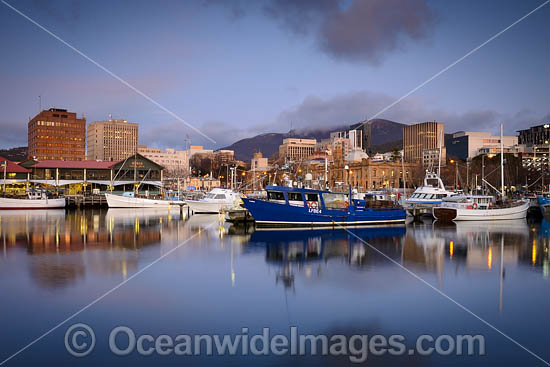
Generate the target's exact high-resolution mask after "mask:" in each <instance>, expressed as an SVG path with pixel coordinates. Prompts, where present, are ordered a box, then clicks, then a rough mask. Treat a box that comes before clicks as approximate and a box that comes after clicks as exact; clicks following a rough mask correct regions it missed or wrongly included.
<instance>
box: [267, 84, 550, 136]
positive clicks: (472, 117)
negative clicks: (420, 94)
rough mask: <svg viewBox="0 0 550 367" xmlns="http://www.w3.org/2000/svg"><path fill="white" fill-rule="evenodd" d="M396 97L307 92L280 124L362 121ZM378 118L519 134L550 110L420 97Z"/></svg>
mask: <svg viewBox="0 0 550 367" xmlns="http://www.w3.org/2000/svg"><path fill="white" fill-rule="evenodd" d="M395 100H396V98H395V97H392V96H389V95H386V94H381V93H373V92H370V91H358V92H353V93H346V94H342V95H337V96H334V97H332V98H326V99H324V98H320V97H318V96H308V97H306V98H305V99H304V100H303V101H302V102H301V103H300V104H298V105H296V106H294V107H292V108H289V109H286V110H284V111H282V112H281V113H280V114H279V116H278V117H277V119H276V124H275V125H278V126H288V123H289V121H292V122H293V126H295V127H296V128H301V129H322V128H334V127H338V126H342V125H348V124H352V123H356V122H360V121H363V120H365V119H367V118H369V117H370V116H373V115H374V114H376V113H377V112H378V111H380V110H381V109H382V108H384V107H385V106H387V105H389V104H390V103H392V102H393V101H395ZM379 118H383V119H388V120H392V121H395V122H401V123H405V124H411V123H417V122H424V121H440V122H444V123H445V131H446V132H447V133H452V132H456V131H461V130H473V131H489V132H493V133H498V132H499V124H500V123H503V124H504V129H505V133H506V134H510V135H516V130H519V129H525V128H528V127H530V126H533V125H537V124H541V123H543V122H546V121H550V112H549V113H548V114H547V115H545V116H542V115H540V114H537V113H535V112H534V111H531V110H529V109H524V110H521V111H518V112H517V113H513V114H505V113H499V112H497V111H493V110H489V109H487V110H471V111H466V112H464V113H456V112H449V111H445V110H443V109H441V108H437V107H435V106H433V105H432V104H431V103H430V102H429V101H425V100H422V99H420V98H409V99H407V100H404V101H401V102H400V103H399V104H397V105H395V106H394V107H392V108H391V109H390V110H388V111H387V112H385V113H384V114H383V115H382V116H379Z"/></svg>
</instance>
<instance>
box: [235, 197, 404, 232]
mask: <svg viewBox="0 0 550 367" xmlns="http://www.w3.org/2000/svg"><path fill="white" fill-rule="evenodd" d="M243 202H244V207H245V208H246V209H248V210H249V211H250V214H251V215H252V217H253V218H254V220H255V222H256V225H257V226H258V227H295V226H301V227H323V226H324V227H330V226H333V227H338V226H358V225H368V224H388V223H404V222H405V220H406V217H407V214H406V212H405V210H403V209H400V208H395V209H393V208H391V209H389V208H383V209H364V210H355V209H354V208H351V210H326V209H323V210H318V211H316V212H310V211H308V209H307V208H305V207H297V206H292V205H285V204H278V203H275V202H269V201H265V200H257V199H249V198H243Z"/></svg>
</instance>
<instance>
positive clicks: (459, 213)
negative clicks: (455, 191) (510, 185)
mask: <svg viewBox="0 0 550 367" xmlns="http://www.w3.org/2000/svg"><path fill="white" fill-rule="evenodd" d="M527 210H529V201H528V200H510V201H506V202H502V203H498V204H497V203H495V201H494V198H493V197H492V196H486V195H455V196H453V197H450V198H447V199H445V200H443V203H442V204H441V205H439V206H436V207H434V208H433V216H434V217H435V219H437V220H441V221H462V220H475V221H483V220H485V221H492V220H509V219H523V218H526V217H527Z"/></svg>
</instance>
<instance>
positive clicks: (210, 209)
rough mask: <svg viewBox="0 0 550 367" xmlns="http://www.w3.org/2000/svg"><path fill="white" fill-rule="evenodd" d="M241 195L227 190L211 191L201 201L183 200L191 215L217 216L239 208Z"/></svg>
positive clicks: (217, 189)
mask: <svg viewBox="0 0 550 367" xmlns="http://www.w3.org/2000/svg"><path fill="white" fill-rule="evenodd" d="M240 202H241V194H239V193H238V192H235V191H232V190H228V189H220V188H216V189H212V191H210V192H209V193H208V194H206V196H205V197H204V198H203V199H200V200H185V203H186V204H187V205H188V206H189V208H190V209H191V210H192V211H193V213H210V214H217V213H220V212H223V211H227V210H231V209H235V208H240V207H239V205H240Z"/></svg>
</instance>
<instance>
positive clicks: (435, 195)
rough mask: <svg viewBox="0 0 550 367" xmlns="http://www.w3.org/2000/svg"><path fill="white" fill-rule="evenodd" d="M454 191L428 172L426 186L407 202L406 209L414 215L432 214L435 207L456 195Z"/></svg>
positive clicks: (417, 190)
mask: <svg viewBox="0 0 550 367" xmlns="http://www.w3.org/2000/svg"><path fill="white" fill-rule="evenodd" d="M455 194H456V193H455V192H454V191H450V190H447V189H445V185H443V181H441V178H440V177H439V176H438V175H437V174H436V173H433V172H426V177H424V184H423V185H422V186H420V187H419V188H417V189H416V190H415V191H414V193H413V194H412V195H411V196H410V197H409V198H408V199H406V200H405V205H404V206H405V209H407V211H408V212H409V213H410V214H411V215H413V216H418V215H421V214H430V215H431V214H432V208H433V207H434V206H438V205H441V203H442V202H443V199H444V198H448V197H451V196H452V195H455Z"/></svg>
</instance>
